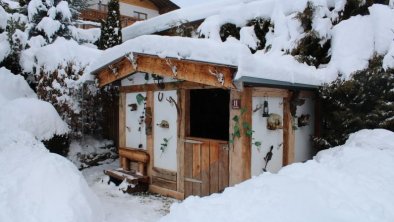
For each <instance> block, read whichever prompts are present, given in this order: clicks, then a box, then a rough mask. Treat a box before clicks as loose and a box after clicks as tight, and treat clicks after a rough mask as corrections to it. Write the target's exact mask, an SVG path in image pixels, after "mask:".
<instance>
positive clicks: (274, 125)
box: [267, 113, 283, 130]
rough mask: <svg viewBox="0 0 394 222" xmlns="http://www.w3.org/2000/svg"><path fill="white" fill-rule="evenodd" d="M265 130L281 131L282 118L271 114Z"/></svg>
mask: <svg viewBox="0 0 394 222" xmlns="http://www.w3.org/2000/svg"><path fill="white" fill-rule="evenodd" d="M267 128H268V129H269V130H277V129H282V128H283V126H282V116H280V115H278V114H275V113H271V114H270V115H269V117H268V119H267Z"/></svg>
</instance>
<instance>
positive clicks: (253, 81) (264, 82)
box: [235, 76, 319, 90]
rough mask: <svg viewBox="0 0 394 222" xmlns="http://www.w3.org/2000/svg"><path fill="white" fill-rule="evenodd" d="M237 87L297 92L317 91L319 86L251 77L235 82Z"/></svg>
mask: <svg viewBox="0 0 394 222" xmlns="http://www.w3.org/2000/svg"><path fill="white" fill-rule="evenodd" d="M235 85H237V86H238V85H243V86H255V87H259V86H260V87H275V88H283V89H296V90H317V89H318V88H319V86H317V85H308V84H300V83H291V82H286V81H279V80H271V79H264V78H255V77H249V76H242V77H241V78H239V79H237V80H235Z"/></svg>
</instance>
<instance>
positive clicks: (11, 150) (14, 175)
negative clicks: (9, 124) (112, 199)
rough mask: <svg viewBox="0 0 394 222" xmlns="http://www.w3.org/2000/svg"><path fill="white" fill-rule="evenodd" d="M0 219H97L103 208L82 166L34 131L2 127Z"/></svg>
mask: <svg viewBox="0 0 394 222" xmlns="http://www.w3.org/2000/svg"><path fill="white" fill-rule="evenodd" d="M0 181H1V182H0V196H1V198H0V207H1V210H0V221H10V222H11V221H15V222H22V221H40V222H53V221H56V222H97V221H101V219H102V218H101V216H102V215H101V210H100V209H99V208H100V206H99V204H98V203H99V202H98V199H97V197H96V196H95V195H94V194H93V193H92V191H91V190H90V188H89V187H88V185H87V183H86V181H85V180H84V179H83V177H82V175H81V173H80V172H79V171H78V169H77V168H76V167H75V166H74V165H73V164H72V163H71V162H69V161H68V160H66V159H65V158H63V157H61V156H59V155H56V154H52V153H49V151H48V150H47V149H46V148H45V147H44V145H43V144H42V143H40V142H39V141H37V140H36V139H35V138H34V137H33V136H32V135H31V134H29V133H27V132H23V131H18V130H11V131H10V130H8V129H0Z"/></svg>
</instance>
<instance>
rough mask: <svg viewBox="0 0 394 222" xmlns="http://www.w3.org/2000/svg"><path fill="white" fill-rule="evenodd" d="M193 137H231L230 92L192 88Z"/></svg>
mask: <svg viewBox="0 0 394 222" xmlns="http://www.w3.org/2000/svg"><path fill="white" fill-rule="evenodd" d="M189 102H190V119H189V120H190V122H189V124H190V125H189V126H190V133H189V134H190V135H188V136H191V137H198V138H207V139H217V140H224V141H228V139H229V124H230V123H229V116H230V111H229V104H230V92H229V91H227V90H223V89H198V90H190V101H189Z"/></svg>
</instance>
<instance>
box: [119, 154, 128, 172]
mask: <svg viewBox="0 0 394 222" xmlns="http://www.w3.org/2000/svg"><path fill="white" fill-rule="evenodd" d="M120 166H121V167H122V168H123V170H126V171H130V160H129V159H127V158H126V157H120Z"/></svg>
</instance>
